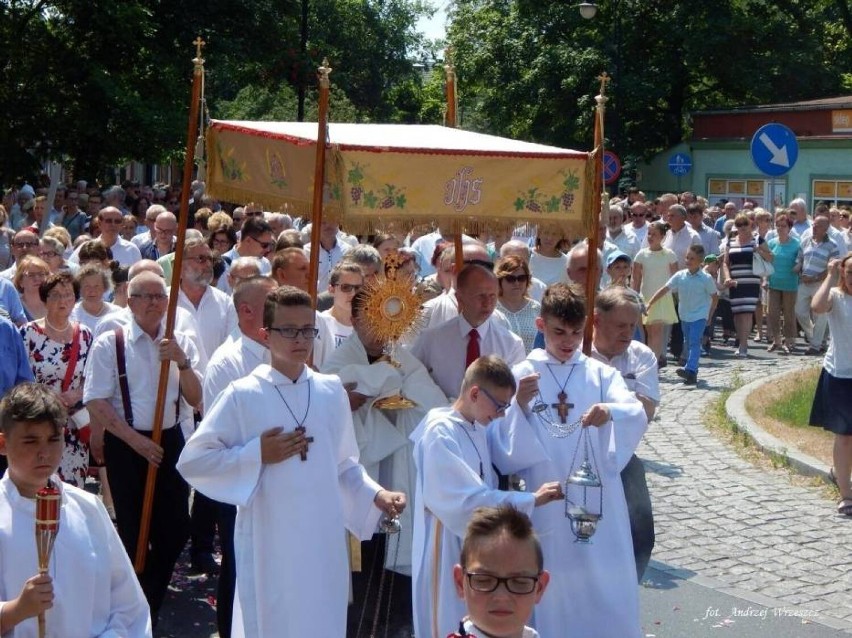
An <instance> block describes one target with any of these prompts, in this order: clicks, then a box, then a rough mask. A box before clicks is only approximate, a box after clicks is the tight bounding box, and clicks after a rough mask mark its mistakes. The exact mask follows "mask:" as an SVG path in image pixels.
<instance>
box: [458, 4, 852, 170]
mask: <svg viewBox="0 0 852 638" xmlns="http://www.w3.org/2000/svg"><path fill="white" fill-rule="evenodd" d="M598 5H599V7H600V10H599V12H598V15H597V17H596V18H595V19H594V20H590V21H586V20H583V19H582V18H581V17H580V15H579V12H578V11H577V9H576V5H575V4H574V3H569V2H538V1H534V0H456V1H455V2H454V3H453V7H452V13H451V17H452V24H451V27H450V32H449V40H450V42H451V44H452V45H453V46H454V48H455V50H456V51H457V54H456V65H457V72H458V75H459V82H460V94H461V99H462V115H463V118H464V120H463V124H464V126H465V127H467V128H475V129H478V130H485V131H488V132H491V133H496V134H506V135H511V136H514V137H519V138H523V139H529V140H535V141H540V142H544V143H551V144H556V145H560V146H573V147H579V148H588V147H589V146H590V145H591V141H592V126H593V118H592V108H593V105H594V102H593V99H592V96H594V95H595V94H596V93H597V92H598V89H599V82H598V81H597V79H596V78H597V76H598V75H599V74H600V73H601V71H603V70H606V71H607V72H608V73H609V74H610V75H611V76H613V81H612V84H611V86H610V87H609V89H608V94H609V97H610V100H609V103H608V105H607V106H608V117H607V125H606V132H607V137H609V138H610V142H611V143H612V144H613V145H614V148H615V150H616V151H617V152H619V153H621V154H622V155H623V156H634V155H635V156H644V157H648V156H650V155H652V154H653V153H655V152H657V151H659V150H661V149H664V148H666V147H668V146H670V145H672V144H675V143H677V142H679V141H681V140H682V139H684V136H686V135H688V133H689V130H690V122H689V113H690V112H693V111H696V110H701V109H707V108H715V107H729V106H735V105H743V104H758V103H772V102H785V101H793V100H800V99H811V98H817V97H826V96H833V95H838V94H841V93H843V91H844V90H845V91H848V90H849V79H848V75H847V76H845V79H844V73H846V74H848V72H849V69H850V68H852V48H850V44H849V41H850V39H849V36H850V33H852V24H850V21H849V16H848V13H849V11H848V8H849V5H848V1H847V0H813V1H812V2H807V3H804V2H796V1H795V0H718V1H715V2H706V1H705V0H609V1H607V0H600V1H599V2H598Z"/></svg>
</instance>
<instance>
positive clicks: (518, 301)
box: [494, 255, 541, 354]
mask: <svg viewBox="0 0 852 638" xmlns="http://www.w3.org/2000/svg"><path fill="white" fill-rule="evenodd" d="M494 274H495V275H497V282H498V284H499V286H500V288H499V292H498V299H497V307H498V308H499V309H500V311H501V312H502V313H503V314H504V315H506V318H507V319H508V320H509V324H510V325H511V327H512V332H514V333H515V334H516V335H518V336H519V337H520V338H521V340H522V341H523V342H524V350H526V353H527V354H529V353H530V351H531V350H532V349H533V342H534V341H535V336H536V334H538V328H536V327H535V318H536V317H538V315H539V311H540V310H541V304H540V303H539V302H537V301H536V300H535V299H533V298H532V297H530V295H529V289H530V281H531V279H532V278H531V277H530V270H529V267H528V266H527V262H525V261H524V260H523V259H521V258H520V257H518V256H517V255H507V256H506V257H501V258H500V259H499V260H498V261H497V263H496V264H495V265H494Z"/></svg>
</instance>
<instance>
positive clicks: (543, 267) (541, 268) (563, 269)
mask: <svg viewBox="0 0 852 638" xmlns="http://www.w3.org/2000/svg"><path fill="white" fill-rule="evenodd" d="M529 266H530V272H531V273H532V275H533V277H536V278H538V279H541V281H543V282H544V284H545V285H546V286H549V285H550V284H555V283H557V282H559V281H561V282H567V281H568V255H565V254H563V253H559V255H557V256H556V257H544V256H543V255H539V254H538V253H537V252H535V251H532V252H531V253H530V264H529Z"/></svg>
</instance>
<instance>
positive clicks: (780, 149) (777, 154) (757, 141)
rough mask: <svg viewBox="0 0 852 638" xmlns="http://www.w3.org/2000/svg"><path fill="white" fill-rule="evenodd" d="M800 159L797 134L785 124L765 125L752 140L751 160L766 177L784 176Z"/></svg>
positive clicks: (756, 132)
mask: <svg viewBox="0 0 852 638" xmlns="http://www.w3.org/2000/svg"><path fill="white" fill-rule="evenodd" d="M798 158H799V143H798V142H797V141H796V134H795V133H794V132H793V131H791V130H790V129H789V128H787V127H786V126H784V125H783V124H777V123H773V124H765V125H763V126H761V127H760V128H759V129H757V131H755V133H754V137H752V138H751V159H752V161H753V162H754V165H755V166H757V168H758V170H759V171H760V172H761V173H763V174H764V175H770V176H772V177H778V176H779V175H784V174H785V173H786V172H787V171H789V170H790V169H791V168H793V166H794V165H795V164H796V160H797V159H798Z"/></svg>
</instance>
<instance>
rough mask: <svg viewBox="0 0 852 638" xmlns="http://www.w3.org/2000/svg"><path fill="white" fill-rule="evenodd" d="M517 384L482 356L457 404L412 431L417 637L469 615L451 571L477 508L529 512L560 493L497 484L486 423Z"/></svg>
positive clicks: (554, 487)
mask: <svg viewBox="0 0 852 638" xmlns="http://www.w3.org/2000/svg"><path fill="white" fill-rule="evenodd" d="M515 388H516V384H515V379H514V377H513V376H512V371H511V369H510V368H509V366H508V365H507V364H506V362H504V361H503V360H502V359H500V358H499V357H496V356H493V355H489V356H485V357H480V358H478V359H477V360H476V361H474V362H473V363H472V364H471V365H470V366H469V367H468V368H467V371H466V372H465V375H464V380H463V381H462V385H461V391H460V392H459V398H458V399H456V401H455V402H454V403H453V404H452V406H448V407H442V408H435V409H433V410H430V411H429V414H427V415H426V418H425V419H423V421H421V423H420V425H418V426H417V429H416V430H415V431H414V432H413V433H412V435H411V440H412V441H414V464H415V466H416V468H417V489H416V492H415V501H414V502H415V511H414V541H413V545H414V547H413V551H412V598H413V603H414V605H413V606H414V629H415V632H414V633H415V635H416V636H418V637H420V636H423V637H425V638H430V637H434V636H439V637H443V636H446V635H447V633H448V632H452V631H453V630H454V629H455V628H457V627H458V621H459V618H461V617H462V616H463V615H464V611H465V610H464V605H463V603H462V602H461V601H460V600H459V598H458V596H457V594H456V587H455V585H454V584H453V572H454V566H455V564H456V561H457V559H458V556H459V554H460V552H461V549H462V539H463V538H464V535H465V529H466V528H467V525H468V521H469V520H470V517H471V516H472V515H473V512H474V510H475V509H476V508H478V507H482V506H488V507H494V506H499V505H504V504H508V505H512V506H514V507H516V508H517V509H519V510H520V511H522V512H524V513H526V514H528V513H531V512H532V511H533V509H534V508H535V507H537V506H540V505H545V504H547V503H550V502H552V501H555V500H557V499H560V498H562V490H561V487H560V484H559V483H558V482H553V483H544V484H542V485H541V486H540V487H539V488H538V489H537V490H536V491H535V492H534V493H533V492H529V493H527V492H508V491H503V490H500V489H498V476H497V474H496V472H495V471H494V468H493V466H492V463H491V450H490V447H489V444H488V440H487V438H486V428H487V427H488V425H489V424H490V423H491V422H492V421H493V420H494V419H497V418H499V417H500V416H502V415H503V414H504V412H505V410H506V409H507V408H508V407H509V405H510V402H511V400H512V396H513V395H514V394H515Z"/></svg>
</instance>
